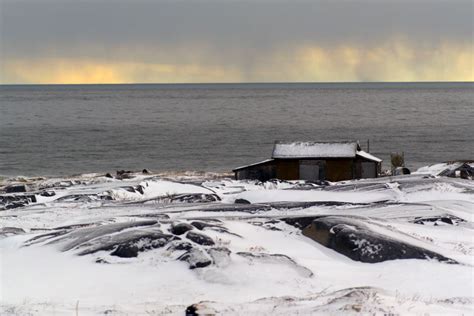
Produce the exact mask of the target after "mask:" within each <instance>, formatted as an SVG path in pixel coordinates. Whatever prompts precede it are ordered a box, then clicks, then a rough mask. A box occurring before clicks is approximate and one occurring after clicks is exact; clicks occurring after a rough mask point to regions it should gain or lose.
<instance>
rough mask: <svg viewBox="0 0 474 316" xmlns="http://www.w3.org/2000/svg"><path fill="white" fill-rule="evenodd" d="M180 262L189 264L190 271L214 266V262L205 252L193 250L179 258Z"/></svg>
mask: <svg viewBox="0 0 474 316" xmlns="http://www.w3.org/2000/svg"><path fill="white" fill-rule="evenodd" d="M178 260H180V261H185V262H187V263H188V265H189V268H190V269H196V268H204V267H207V266H209V265H211V264H212V260H211V258H210V257H209V255H207V254H206V253H205V252H204V251H203V250H201V249H198V248H193V249H191V250H189V251H187V252H185V253H184V254H183V255H181V256H180V257H178Z"/></svg>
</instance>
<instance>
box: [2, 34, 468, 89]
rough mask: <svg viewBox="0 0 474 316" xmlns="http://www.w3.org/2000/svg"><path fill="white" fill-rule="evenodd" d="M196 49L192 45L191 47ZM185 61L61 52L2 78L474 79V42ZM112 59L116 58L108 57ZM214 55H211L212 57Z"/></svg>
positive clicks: (11, 66)
mask: <svg viewBox="0 0 474 316" xmlns="http://www.w3.org/2000/svg"><path fill="white" fill-rule="evenodd" d="M191 51H192V50H191ZM192 56H197V57H196V58H194V60H193V59H191V60H190V59H189V58H187V59H186V61H185V62H180V61H179V60H174V61H173V62H172V63H169V62H168V63H160V62H156V63H155V62H137V61H134V62H129V61H126V60H124V59H123V58H122V59H115V60H118V61H115V62H112V61H107V60H103V59H98V58H96V59H82V58H79V59H77V58H57V59H52V58H50V59H48V58H41V59H16V60H2V76H1V82H2V83H5V84H9V83H37V84H90V83H199V82H216V83H217V82H353V81H355V82H359V81H474V71H473V60H474V51H473V45H472V43H470V44H462V45H461V44H449V43H446V44H443V45H441V46H439V47H436V48H435V49H433V48H430V49H423V48H420V47H416V48H415V47H412V46H410V45H409V44H408V43H407V42H404V41H402V40H392V41H387V42H386V43H382V44H381V45H379V46H376V47H359V46H356V45H350V44H347V45H339V46H336V47H318V46H305V47H299V48H296V49H292V50H291V51H289V50H288V49H280V50H276V51H275V53H273V54H270V55H268V56H264V58H261V56H260V58H259V60H263V62H260V63H255V65H254V66H253V67H251V68H250V69H249V67H243V66H241V65H239V62H238V61H233V60H229V61H227V62H222V59H219V60H220V62H215V63H213V62H212V60H213V59H212V58H207V59H206V57H203V56H206V52H203V51H195V53H194V54H193V55H192ZM108 60H114V59H111V58H109V59H108ZM209 60H211V61H209Z"/></svg>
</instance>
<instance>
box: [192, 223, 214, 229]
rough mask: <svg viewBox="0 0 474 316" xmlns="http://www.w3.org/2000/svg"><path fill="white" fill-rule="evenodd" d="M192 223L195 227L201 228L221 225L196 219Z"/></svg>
mask: <svg viewBox="0 0 474 316" xmlns="http://www.w3.org/2000/svg"><path fill="white" fill-rule="evenodd" d="M191 225H193V226H194V227H196V228H197V229H199V230H203V229H204V228H206V227H216V226H217V227H219V226H218V225H216V224H212V223H207V222H203V221H194V222H191Z"/></svg>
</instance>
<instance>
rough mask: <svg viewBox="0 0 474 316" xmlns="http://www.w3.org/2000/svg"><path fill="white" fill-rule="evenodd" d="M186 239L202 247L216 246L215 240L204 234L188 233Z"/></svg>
mask: <svg viewBox="0 0 474 316" xmlns="http://www.w3.org/2000/svg"><path fill="white" fill-rule="evenodd" d="M186 238H188V239H189V240H191V241H194V242H195V243H197V244H199V245H202V246H212V245H214V240H212V238H211V237H209V236H206V235H204V234H200V233H195V232H193V231H190V232H188V234H187V235H186Z"/></svg>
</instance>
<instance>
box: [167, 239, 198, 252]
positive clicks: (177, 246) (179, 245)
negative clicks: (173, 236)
mask: <svg viewBox="0 0 474 316" xmlns="http://www.w3.org/2000/svg"><path fill="white" fill-rule="evenodd" d="M192 248H193V245H192V244H191V243H190V242H187V241H173V242H171V243H170V246H169V247H168V250H171V251H180V250H186V251H187V250H191V249H192Z"/></svg>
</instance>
